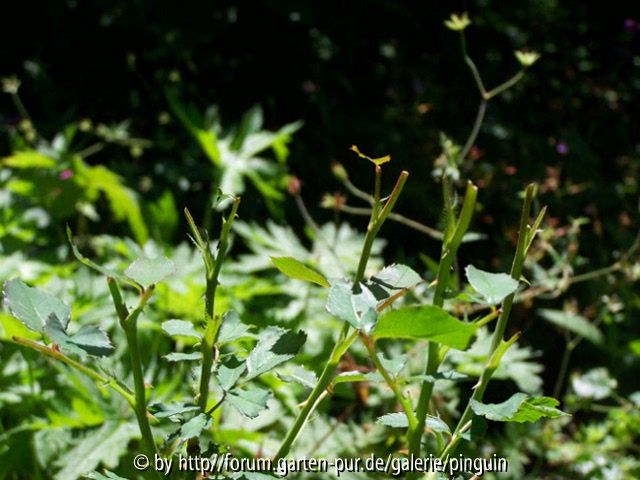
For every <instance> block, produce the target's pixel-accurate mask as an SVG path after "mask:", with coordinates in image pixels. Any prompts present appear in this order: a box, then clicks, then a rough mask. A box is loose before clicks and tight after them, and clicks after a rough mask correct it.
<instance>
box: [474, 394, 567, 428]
mask: <svg viewBox="0 0 640 480" xmlns="http://www.w3.org/2000/svg"><path fill="white" fill-rule="evenodd" d="M559 403H560V402H559V401H558V400H556V399H555V398H551V397H529V396H528V395H526V394H524V393H516V394H514V395H512V396H511V397H510V398H509V399H508V400H505V401H504V402H502V403H481V402H478V401H476V400H471V408H472V409H473V411H474V412H475V413H476V415H480V416H483V417H485V418H488V419H489V420H494V421H497V422H517V423H525V422H535V421H537V420H539V419H541V418H558V417H561V416H563V415H566V413H564V412H563V411H562V410H558V409H557V408H555V407H557V406H558V405H559Z"/></svg>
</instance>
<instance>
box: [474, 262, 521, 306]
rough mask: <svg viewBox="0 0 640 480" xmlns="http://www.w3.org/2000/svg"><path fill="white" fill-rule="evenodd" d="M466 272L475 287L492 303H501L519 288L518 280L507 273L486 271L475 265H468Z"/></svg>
mask: <svg viewBox="0 0 640 480" xmlns="http://www.w3.org/2000/svg"><path fill="white" fill-rule="evenodd" d="M465 272H466V274H467V280H469V283H470V284H471V286H472V287H473V289H474V290H475V291H476V292H478V293H479V294H480V295H482V296H483V297H484V299H485V301H486V302H487V303H488V304H490V305H497V304H499V303H500V302H502V300H503V299H504V298H505V297H506V296H507V295H510V294H512V293H513V292H515V291H516V289H517V288H518V281H517V280H514V279H513V278H511V276H509V275H507V274H506V273H490V272H485V271H483V270H480V269H478V268H476V267H474V266H473V265H469V266H467V268H466V269H465Z"/></svg>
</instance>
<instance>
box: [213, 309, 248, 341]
mask: <svg viewBox="0 0 640 480" xmlns="http://www.w3.org/2000/svg"><path fill="white" fill-rule="evenodd" d="M248 331H249V327H248V326H247V325H245V324H243V323H242V322H240V316H239V315H238V314H237V313H236V312H234V311H229V312H227V313H225V314H224V316H223V317H222V325H221V326H220V331H219V332H218V342H219V343H228V342H232V341H233V340H237V339H238V338H242V337H250V336H251V334H248V333H247V332H248Z"/></svg>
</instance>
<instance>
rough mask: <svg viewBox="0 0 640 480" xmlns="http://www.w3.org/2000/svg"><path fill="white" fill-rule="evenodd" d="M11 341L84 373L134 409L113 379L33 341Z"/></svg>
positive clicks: (132, 399)
mask: <svg viewBox="0 0 640 480" xmlns="http://www.w3.org/2000/svg"><path fill="white" fill-rule="evenodd" d="M12 340H13V341H14V342H15V343H17V344H18V345H22V346H23V347H26V348H29V349H31V350H35V351H36V352H39V353H42V354H44V355H46V356H47V357H50V358H53V359H55V360H58V361H60V362H62V363H64V364H66V365H68V366H69V367H71V368H74V369H76V370H78V371H79V372H82V373H84V374H85V375H87V376H88V377H89V378H91V379H92V380H94V381H95V382H96V383H97V384H98V386H100V387H109V388H110V389H111V390H113V391H114V392H116V393H117V394H118V395H120V396H121V397H122V398H123V399H125V400H126V401H127V403H129V405H131V407H132V408H135V407H136V399H135V397H134V396H133V395H132V394H131V392H130V391H128V390H127V389H126V388H124V387H123V386H122V385H120V384H119V383H118V381H117V380H115V379H113V378H109V377H105V376H104V375H101V374H100V373H98V372H96V371H95V370H93V369H92V368H90V367H88V366H86V365H85V364H83V363H80V362H78V361H77V360H74V359H72V358H70V357H67V356H66V355H65V354H64V353H62V352H61V351H59V350H55V349H53V348H50V347H47V346H46V345H42V344H40V343H38V342H34V341H33V340H29V339H27V338H22V337H15V336H14V337H12Z"/></svg>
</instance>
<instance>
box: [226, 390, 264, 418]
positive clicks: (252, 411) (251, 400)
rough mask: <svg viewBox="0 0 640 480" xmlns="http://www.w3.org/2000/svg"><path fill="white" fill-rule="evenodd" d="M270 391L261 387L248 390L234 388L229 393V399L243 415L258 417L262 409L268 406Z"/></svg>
mask: <svg viewBox="0 0 640 480" xmlns="http://www.w3.org/2000/svg"><path fill="white" fill-rule="evenodd" d="M269 395H270V394H269V392H268V391H267V390H262V389H259V388H251V389H247V390H240V389H237V390H232V391H231V392H229V395H227V401H228V402H229V403H230V404H231V405H233V406H234V407H235V408H236V410H238V411H239V412H240V413H241V414H242V415H245V416H247V417H249V418H256V417H257V416H258V415H259V414H260V412H261V411H262V410H264V409H265V408H267V400H268V399H269Z"/></svg>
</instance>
